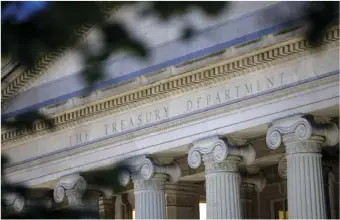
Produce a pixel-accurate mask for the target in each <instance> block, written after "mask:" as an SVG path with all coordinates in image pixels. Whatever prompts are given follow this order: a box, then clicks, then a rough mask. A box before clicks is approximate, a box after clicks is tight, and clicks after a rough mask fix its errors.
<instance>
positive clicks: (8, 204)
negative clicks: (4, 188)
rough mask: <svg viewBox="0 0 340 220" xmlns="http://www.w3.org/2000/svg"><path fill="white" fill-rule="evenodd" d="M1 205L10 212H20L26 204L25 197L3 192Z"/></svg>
mask: <svg viewBox="0 0 340 220" xmlns="http://www.w3.org/2000/svg"><path fill="white" fill-rule="evenodd" d="M3 205H4V207H5V209H6V210H8V211H9V212H10V213H16V214H17V213H21V212H23V211H24V209H25V206H26V201H25V198H24V197H23V196H22V195H20V194H18V193H4V194H3Z"/></svg>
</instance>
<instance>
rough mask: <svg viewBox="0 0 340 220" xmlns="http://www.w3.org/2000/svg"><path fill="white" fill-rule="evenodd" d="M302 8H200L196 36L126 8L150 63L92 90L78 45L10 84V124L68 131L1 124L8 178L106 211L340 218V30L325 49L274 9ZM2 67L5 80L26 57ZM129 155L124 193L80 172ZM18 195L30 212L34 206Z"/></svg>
mask: <svg viewBox="0 0 340 220" xmlns="http://www.w3.org/2000/svg"><path fill="white" fill-rule="evenodd" d="M299 4H300V3H289V2H279V3H278V2H235V3H234V4H233V6H232V10H230V13H226V14H225V15H223V16H221V17H219V18H218V19H216V20H213V21H212V20H208V19H203V18H202V17H201V16H200V15H199V14H195V13H193V14H191V15H189V18H190V19H191V20H192V22H193V23H194V24H196V25H197V26H198V27H199V28H201V31H200V32H199V34H197V35H196V36H194V37H193V39H191V40H190V41H189V42H188V41H185V42H183V41H181V40H179V39H178V38H179V30H178V27H180V25H181V22H180V20H175V21H173V22H172V23H170V24H168V25H161V24H159V23H157V22H156V21H154V20H145V21H140V20H136V19H137V18H135V17H133V16H132V13H131V11H133V9H131V8H122V9H120V10H118V11H117V12H115V15H114V16H118V18H119V19H122V20H124V21H125V22H126V23H127V25H128V26H129V27H132V29H133V30H134V31H135V34H137V35H138V36H142V37H144V39H146V43H147V44H148V45H149V46H150V47H149V48H150V50H151V52H152V54H153V55H152V58H151V59H150V60H148V61H143V62H141V61H139V60H136V59H134V58H132V57H129V56H126V55H125V54H118V55H115V56H113V57H112V59H111V60H110V61H108V62H107V68H106V72H107V80H105V81H103V82H101V83H100V84H98V85H97V87H96V89H95V90H94V91H92V92H91V93H90V94H87V95H84V93H83V91H84V88H85V87H84V84H83V83H82V81H81V80H79V71H80V70H81V60H80V58H79V54H77V52H76V51H75V50H73V49H72V48H70V49H68V50H66V51H63V52H62V53H60V54H54V55H48V56H45V57H44V60H42V61H41V62H40V63H38V64H37V65H36V68H35V69H33V70H30V71H21V70H15V72H14V73H13V74H11V76H10V77H6V80H2V117H3V118H11V117H14V116H15V115H17V114H19V113H22V112H25V111H27V110H30V109H39V110H40V111H41V112H43V113H45V114H47V115H49V116H50V117H52V118H53V120H54V122H55V123H56V125H57V129H56V130H55V131H53V132H50V131H49V130H48V129H47V126H46V125H45V124H43V123H41V122H37V123H36V125H35V130H36V131H35V132H34V133H29V132H26V131H21V132H18V131H16V130H5V129H2V131H1V145H2V148H1V151H2V153H3V154H6V155H8V156H9V157H10V159H11V163H10V164H9V165H8V166H7V167H6V169H5V174H4V175H6V177H7V178H8V180H9V181H10V182H12V183H20V184H25V185H27V186H29V187H32V188H35V187H40V188H44V189H46V192H47V194H45V196H44V198H42V201H45V203H46V205H48V206H51V207H52V208H55V209H62V208H64V207H66V206H72V207H84V206H85V207H90V208H92V209H94V210H98V216H96V217H98V218H116V219H131V218H133V217H135V218H141V219H145V218H149V219H150V218H151V219H152V218H157V219H165V218H168V219H190V218H191V219H193V218H196V219H198V218H200V214H201V218H209V219H229V218H231V219H235V218H280V219H284V218H305V219H307V218H339V155H338V154H339V153H338V149H339V143H338V142H339V129H338V126H339V124H338V120H339V34H340V32H339V26H333V27H330V28H329V29H328V30H327V33H326V35H325V36H324V38H323V43H322V48H321V50H312V49H311V48H310V46H309V45H308V43H307V42H306V41H305V40H304V39H303V38H302V37H301V31H302V29H303V27H301V26H299V25H298V23H288V24H287V23H280V22H282V20H279V19H278V20H277V21H276V20H274V21H272V20H270V19H267V17H266V16H268V14H270V12H278V11H280V10H286V11H287V10H288V11H289V10H291V9H292V8H296V7H297V6H298V5H299ZM269 20H270V21H269ZM133 25H134V26H133ZM82 31H83V32H84V33H83V34H82V35H81V36H82V37H81V39H82V40H88V41H91V40H92V39H93V38H95V33H96V32H95V29H89V30H82ZM2 63H3V64H2V76H3V75H5V74H7V73H8V72H10V71H12V70H13V66H14V64H13V63H11V62H10V61H5V60H4V61H3V62H2ZM123 160H127V161H128V162H129V164H130V166H129V167H130V168H129V170H128V171H126V172H123V173H121V175H120V182H121V184H122V185H123V186H125V187H126V188H125V189H126V190H125V191H124V192H123V193H119V194H117V193H115V192H114V191H112V190H111V189H101V188H98V187H93V186H90V185H89V184H87V181H86V178H84V177H83V176H81V175H79V173H80V172H82V171H89V170H96V169H101V168H105V167H107V166H110V165H112V164H116V163H118V162H120V161H123ZM85 192H90V196H91V200H90V201H91V202H87V203H84V202H83V201H82V195H83V194H84V193H85ZM46 195H48V196H46ZM32 196H39V195H32ZM5 201H6V203H5V205H6V206H7V207H9V208H12V209H13V210H14V211H17V212H20V211H24V210H25V208H29V204H30V203H29V201H30V198H23V197H22V196H21V195H14V194H13V195H6V200H5ZM205 213H206V215H205ZM134 215H135V216H134ZM202 216H203V217H202Z"/></svg>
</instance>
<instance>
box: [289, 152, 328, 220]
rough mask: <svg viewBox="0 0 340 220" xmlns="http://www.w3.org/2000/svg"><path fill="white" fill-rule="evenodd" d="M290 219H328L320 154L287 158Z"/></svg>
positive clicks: (302, 154) (293, 155) (295, 155)
mask: <svg viewBox="0 0 340 220" xmlns="http://www.w3.org/2000/svg"><path fill="white" fill-rule="evenodd" d="M287 163H288V164H287V165H288V186H289V188H288V212H289V218H304V219H308V218H314V219H315V218H318V219H324V218H326V212H325V201H324V191H323V179H322V162H321V154H319V153H296V154H292V155H288V156H287Z"/></svg>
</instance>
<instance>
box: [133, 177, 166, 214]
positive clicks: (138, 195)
mask: <svg viewBox="0 0 340 220" xmlns="http://www.w3.org/2000/svg"><path fill="white" fill-rule="evenodd" d="M135 201H136V204H135V206H136V219H165V218H166V209H165V190H164V181H163V180H162V179H150V180H136V181H135Z"/></svg>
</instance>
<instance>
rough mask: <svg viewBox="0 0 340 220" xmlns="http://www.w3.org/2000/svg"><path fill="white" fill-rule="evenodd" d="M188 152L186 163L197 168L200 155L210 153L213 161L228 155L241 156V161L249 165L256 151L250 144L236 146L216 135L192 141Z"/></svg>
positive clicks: (221, 159) (221, 160) (218, 161)
mask: <svg viewBox="0 0 340 220" xmlns="http://www.w3.org/2000/svg"><path fill="white" fill-rule="evenodd" d="M193 145H194V146H193V147H192V148H191V149H190V150H189V153H188V164H189V166H190V167H191V168H192V169H196V168H198V167H199V166H200V165H201V163H202V156H206V155H212V158H213V160H214V162H216V163H221V162H223V161H224V160H226V159H227V157H228V156H231V155H232V156H239V157H242V159H243V162H244V163H245V164H246V165H249V164H251V163H253V162H254V160H255V156H256V152H255V150H254V148H253V147H252V146H251V145H250V144H246V145H245V146H241V147H236V146H234V145H231V144H230V143H228V141H227V140H224V139H222V138H220V137H218V136H214V137H209V138H206V139H203V140H199V141H196V142H194V143H193Z"/></svg>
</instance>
